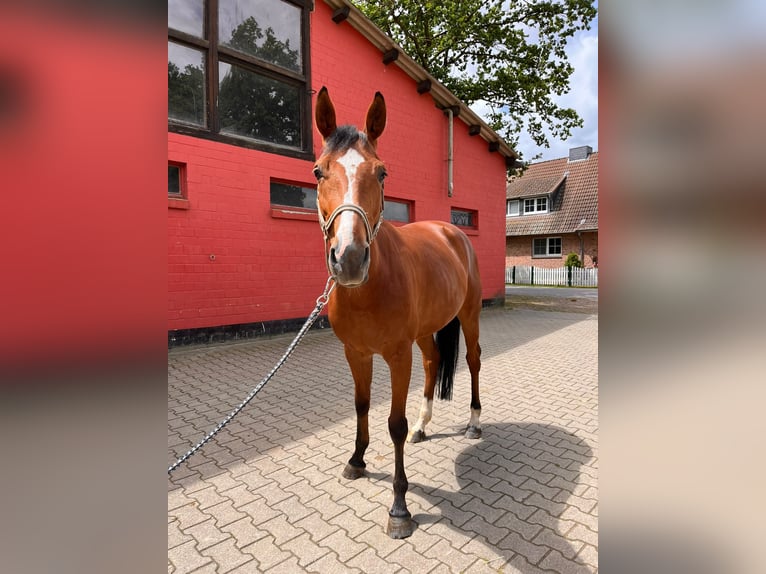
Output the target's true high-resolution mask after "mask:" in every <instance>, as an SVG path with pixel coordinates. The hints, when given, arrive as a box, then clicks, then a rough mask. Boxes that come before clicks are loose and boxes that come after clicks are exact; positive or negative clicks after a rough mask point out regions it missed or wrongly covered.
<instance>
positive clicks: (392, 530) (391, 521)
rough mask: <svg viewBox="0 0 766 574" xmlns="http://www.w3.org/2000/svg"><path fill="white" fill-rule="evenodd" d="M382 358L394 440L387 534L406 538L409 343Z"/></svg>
mask: <svg viewBox="0 0 766 574" xmlns="http://www.w3.org/2000/svg"><path fill="white" fill-rule="evenodd" d="M383 358H384V359H385V360H386V363H388V367H389V370H390V371H391V414H390V416H389V417H388V432H389V433H390V434H391V440H392V441H393V443H394V504H393V505H392V506H391V510H390V511H389V512H388V525H387V526H386V534H388V535H389V536H390V537H391V538H407V537H408V536H410V535H411V534H412V517H411V515H410V512H409V510H407V502H406V500H405V495H406V494H407V488H408V486H409V484H408V483H407V475H406V474H405V472H404V443H405V441H406V439H407V417H406V410H407V390H408V389H409V386H410V375H411V371H412V343H410V342H408V343H406V344H403V345H401V346H399V347H398V348H397V349H396V350H395V351H394V352H392V353H390V354H388V353H387V354H385V355H384V356H383Z"/></svg>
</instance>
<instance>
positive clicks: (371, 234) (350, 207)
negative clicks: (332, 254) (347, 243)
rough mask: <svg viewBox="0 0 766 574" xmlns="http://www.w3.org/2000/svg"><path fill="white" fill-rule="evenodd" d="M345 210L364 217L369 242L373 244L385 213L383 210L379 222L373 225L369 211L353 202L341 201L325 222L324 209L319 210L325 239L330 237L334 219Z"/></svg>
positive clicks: (320, 223)
mask: <svg viewBox="0 0 766 574" xmlns="http://www.w3.org/2000/svg"><path fill="white" fill-rule="evenodd" d="M344 211H353V212H354V213H356V214H358V215H359V216H360V217H361V218H362V221H363V222H364V228H365V230H366V231H367V244H368V245H371V244H372V240H373V239H375V236H376V235H377V234H378V230H379V229H380V225H381V223H383V213H382V212H381V214H380V218H378V222H377V223H376V224H375V227H371V226H370V220H369V219H368V218H367V213H366V212H365V211H364V209H362V208H361V207H359V206H358V205H355V204H353V203H341V204H340V205H339V206H338V207H336V208H335V210H334V211H333V212H332V213H331V214H330V217H328V218H327V222H325V219H324V217H322V211H321V210H317V214H318V215H319V225H320V226H321V227H322V233H323V234H324V238H325V241H327V240H328V239H329V236H328V232H329V231H330V226H331V225H332V223H333V221H335V218H336V217H338V216H339V215H340V214H341V213H343V212H344Z"/></svg>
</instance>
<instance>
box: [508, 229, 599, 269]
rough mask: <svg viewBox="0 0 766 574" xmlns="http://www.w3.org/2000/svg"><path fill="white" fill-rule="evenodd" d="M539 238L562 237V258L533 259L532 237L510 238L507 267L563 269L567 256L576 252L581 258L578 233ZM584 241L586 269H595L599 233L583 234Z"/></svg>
mask: <svg viewBox="0 0 766 574" xmlns="http://www.w3.org/2000/svg"><path fill="white" fill-rule="evenodd" d="M539 237H561V253H562V254H561V257H532V239H534V238H533V237H532V236H523V237H508V238H506V244H505V266H506V267H511V266H513V265H534V266H535V267H545V268H546V269H551V268H555V267H562V266H563V265H564V261H566V258H567V255H569V254H570V253H572V252H574V253H577V256H578V257H580V256H581V254H580V238H579V237H578V236H577V234H576V233H569V234H551V235H545V236H542V235H541V236H539ZM582 239H583V253H582V255H583V256H584V257H583V264H584V266H585V267H594V258H595V260H596V261H597V260H598V233H597V232H589V233H583V234H582Z"/></svg>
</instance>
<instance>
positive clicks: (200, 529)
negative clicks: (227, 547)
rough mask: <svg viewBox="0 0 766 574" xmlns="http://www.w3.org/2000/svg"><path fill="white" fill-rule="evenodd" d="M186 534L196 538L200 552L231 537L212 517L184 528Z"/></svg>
mask: <svg viewBox="0 0 766 574" xmlns="http://www.w3.org/2000/svg"><path fill="white" fill-rule="evenodd" d="M184 534H186V535H189V536H191V537H192V538H194V540H195V541H196V542H197V550H199V551H200V552H202V551H203V550H205V549H206V548H210V547H211V546H214V545H216V544H218V543H219V542H222V541H224V540H226V539H227V538H230V535H229V534H227V533H226V532H222V531H221V530H220V529H219V528H218V527H217V526H216V524H215V521H213V519H212V518H211V519H210V520H208V521H206V522H200V523H199V524H195V525H194V526H190V527H189V528H187V529H186V530H184Z"/></svg>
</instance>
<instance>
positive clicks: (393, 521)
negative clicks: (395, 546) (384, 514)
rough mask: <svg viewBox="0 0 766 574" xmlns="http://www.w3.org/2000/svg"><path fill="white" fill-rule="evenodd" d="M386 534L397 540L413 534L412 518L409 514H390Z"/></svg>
mask: <svg viewBox="0 0 766 574" xmlns="http://www.w3.org/2000/svg"><path fill="white" fill-rule="evenodd" d="M386 534H388V535H389V536H390V537H391V538H394V539H396V540H398V539H400V538H407V537H408V536H411V535H412V519H411V518H410V517H409V516H391V515H390V514H389V515H388V524H387V525H386Z"/></svg>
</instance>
